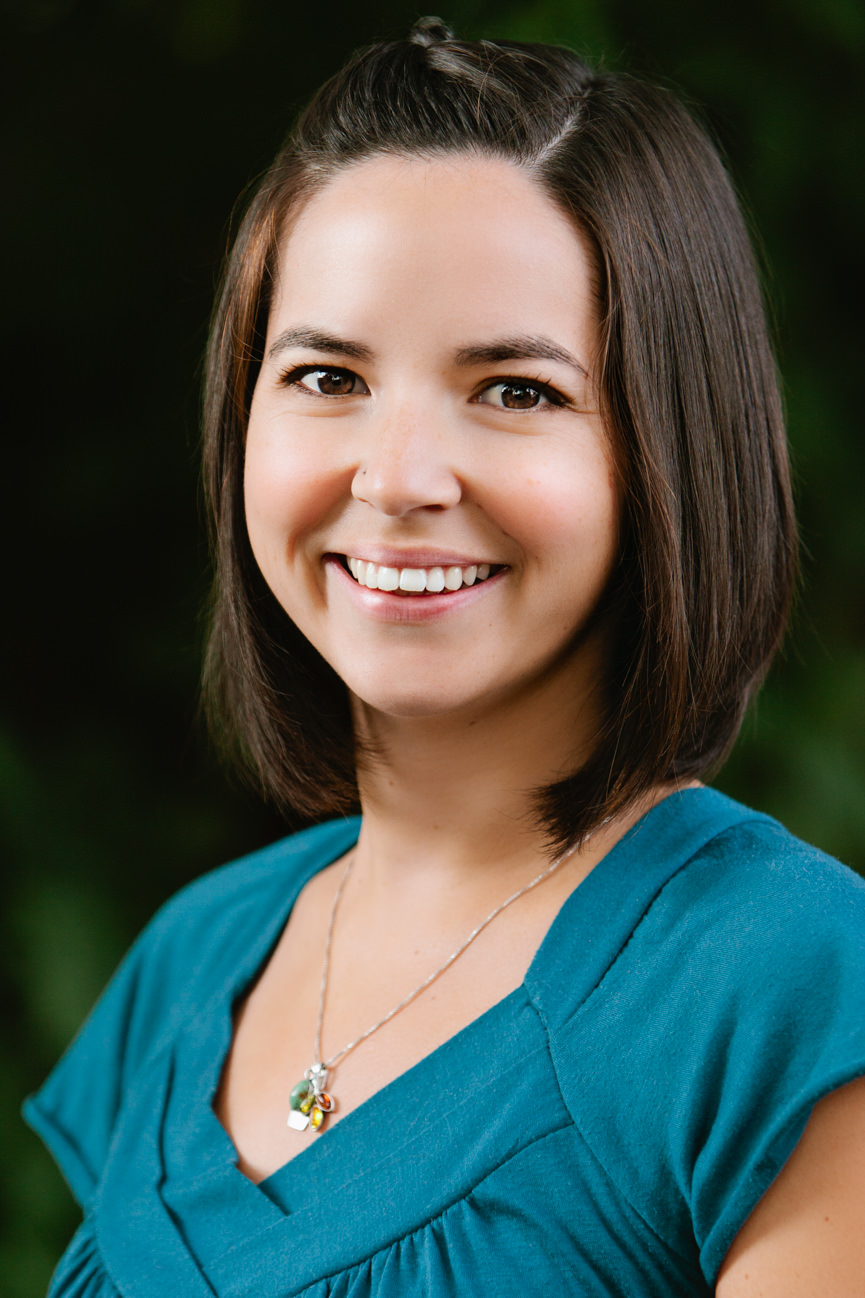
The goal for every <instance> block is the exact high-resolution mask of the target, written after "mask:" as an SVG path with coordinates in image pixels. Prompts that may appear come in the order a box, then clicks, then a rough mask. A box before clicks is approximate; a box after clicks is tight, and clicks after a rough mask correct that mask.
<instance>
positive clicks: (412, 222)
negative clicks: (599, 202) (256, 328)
mask: <svg viewBox="0 0 865 1298" xmlns="http://www.w3.org/2000/svg"><path fill="white" fill-rule="evenodd" d="M423 301H425V302H426V303H427V305H428V307H429V309H430V310H431V311H432V312H433V313H434V314H435V313H436V312H438V313H439V314H441V313H442V312H447V313H448V314H449V315H450V317H451V324H452V325H453V324H458V323H459V318H460V316H461V315H462V316H465V317H466V325H467V326H468V325H469V324H471V325H472V326H473V327H474V328H484V327H489V328H492V329H497V330H498V329H501V328H502V326H503V324H505V325H507V327H513V328H516V327H517V326H519V327H521V328H525V329H531V328H534V329H536V330H538V329H543V331H545V332H549V330H550V328H551V327H552V324H553V321H552V319H551V317H554V318H558V319H559V321H560V323H561V327H567V328H569V329H570V330H573V329H577V330H579V329H584V328H585V327H587V326H588V325H589V324H590V323H592V322H593V320H594V314H595V293H594V265H593V258H592V255H591V250H590V248H589V245H588V241H587V240H586V239H585V238H584V236H583V235H582V234H581V233H580V231H579V230H578V229H577V227H576V225H575V224H574V222H573V221H572V220H571V219H570V218H569V217H568V216H567V215H566V214H565V213H564V212H563V211H562V210H561V209H560V208H559V207H558V206H557V205H556V204H555V203H554V202H553V200H552V199H551V198H550V196H549V195H548V194H547V193H546V191H545V190H544V189H543V188H542V187H541V185H540V184H539V183H538V182H537V181H536V180H535V179H534V178H533V177H532V176H531V175H530V174H529V173H528V172H526V171H525V170H523V169H521V168H519V167H516V166H514V165H513V164H512V163H509V162H505V161H502V160H500V159H495V158H478V157H471V156H467V155H460V154H457V155H448V156H444V157H440V158H434V159H421V158H397V157H375V158H371V159H367V160H364V161H363V162H360V163H356V164H354V165H353V166H351V167H348V168H346V169H345V170H344V171H342V172H340V173H338V174H337V175H336V176H335V177H333V178H332V179H330V180H329V181H328V182H327V183H326V184H325V185H324V187H323V188H322V189H320V190H319V191H318V192H317V193H315V194H314V195H313V196H312V197H311V198H310V199H308V200H307V202H306V203H305V204H304V205H303V207H302V208H301V209H300V211H299V212H298V213H297V214H295V215H294V217H293V218H292V219H291V221H290V222H289V223H288V225H287V228H286V230H285V231H284V233H283V237H282V241H281V246H280V255H279V264H278V268H277V285H276V293H275V298H274V314H279V313H281V312H284V311H286V310H289V311H293V312H298V313H300V314H301V315H303V314H304V313H306V312H309V311H311V310H328V311H330V310H335V311H336V312H337V313H339V314H342V315H344V316H351V315H352V314H354V313H355V311H362V309H363V308H364V306H368V307H369V308H370V309H372V310H376V311H379V312H385V313H388V312H390V313H393V314H398V313H404V312H405V310H406V308H407V306H408V305H409V304H411V305H413V306H415V307H416V306H417V304H418V302H423ZM503 315H504V316H508V315H510V316H519V317H520V319H519V320H516V319H513V320H510V321H503V319H502V317H503ZM487 317H489V321H488V324H485V320H486V318H487ZM532 317H545V319H534V320H533V319H532ZM346 323H348V321H346Z"/></svg>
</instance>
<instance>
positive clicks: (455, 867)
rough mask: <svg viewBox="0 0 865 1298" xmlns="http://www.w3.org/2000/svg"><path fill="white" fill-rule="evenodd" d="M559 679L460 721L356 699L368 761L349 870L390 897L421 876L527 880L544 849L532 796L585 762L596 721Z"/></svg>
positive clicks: (592, 710)
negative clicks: (385, 709)
mask: <svg viewBox="0 0 865 1298" xmlns="http://www.w3.org/2000/svg"><path fill="white" fill-rule="evenodd" d="M561 675H562V679H561V680H558V681H556V680H553V681H550V679H549V678H547V679H546V680H545V682H544V686H543V688H527V689H526V690H525V691H524V692H523V693H521V694H519V695H517V696H515V697H511V698H510V699H509V700H508V701H507V703H506V704H502V703H501V702H497V703H496V704H495V705H494V706H492V705H491V706H489V707H487V708H482V707H476V708H474V709H473V710H472V712H471V713H470V714H469V713H466V712H460V713H458V714H449V715H445V716H441V715H436V716H432V717H393V716H383V715H382V714H380V713H375V712H373V711H371V710H370V709H367V708H364V707H363V705H361V704H356V707H355V715H356V723H357V727H358V732H359V734H360V736H361V738H362V739H363V740H364V741H365V742H366V743H367V745H368V746H369V747H370V748H371V750H372V751H373V753H374V754H375V755H374V756H372V757H371V758H370V759H369V760H368V761H367V762H366V763H365V764H364V768H363V770H362V771H361V772H360V775H359V784H360V792H361V802H362V806H363V811H364V826H363V831H362V835H361V840H360V843H359V845H358V864H359V873H361V874H362V875H363V876H364V877H366V878H368V879H369V880H370V881H372V882H375V883H377V884H378V886H379V887H381V888H387V889H389V890H392V889H394V888H396V889H397V890H398V891H401V890H403V889H405V888H412V889H414V888H415V886H416V884H417V883H418V882H419V881H420V880H421V879H426V880H427V881H428V882H429V884H430V887H433V886H437V887H438V888H441V887H442V884H443V883H446V885H447V886H448V888H450V889H452V888H453V887H455V886H457V887H466V886H468V887H472V888H475V887H479V888H481V889H483V888H485V885H486V884H489V885H490V886H491V887H494V888H495V889H496V890H497V891H498V892H501V891H502V890H503V888H504V887H507V886H509V885H510V884H511V883H513V884H515V885H516V886H519V885H520V884H521V883H523V882H525V880H526V879H527V878H528V877H530V876H531V874H533V873H537V871H538V869H540V868H542V866H543V864H544V863H545V861H548V860H549V852H548V849H547V847H546V845H545V839H544V832H543V828H542V827H540V826H539V825H538V824H537V822H536V814H535V807H534V793H533V791H534V790H536V789H537V788H539V787H542V786H543V785H545V784H548V783H550V782H552V781H554V780H556V779H559V778H561V777H562V776H563V775H564V774H566V773H567V772H568V771H571V770H574V769H576V768H577V767H578V766H579V764H580V762H581V761H582V760H585V757H586V756H587V754H588V753H589V752H590V751H591V743H592V740H593V737H594V734H595V732H596V728H597V723H598V712H597V707H596V704H595V701H594V698H593V695H592V693H591V691H589V690H587V689H585V688H580V684H579V682H576V683H575V682H574V679H573V672H572V671H569V672H564V671H563V672H562V674H561ZM503 876H506V879H503Z"/></svg>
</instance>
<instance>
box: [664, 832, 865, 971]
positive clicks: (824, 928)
mask: <svg viewBox="0 0 865 1298" xmlns="http://www.w3.org/2000/svg"><path fill="white" fill-rule="evenodd" d="M643 923H644V925H645V928H646V931H647V935H650V934H652V933H653V932H663V934H664V936H665V937H666V938H670V939H671V940H672V942H673V946H672V947H669V948H667V951H668V954H670V955H672V952H673V950H674V948H675V947H679V948H681V947H682V946H687V948H688V949H689V950H690V951H691V952H692V954H693V955H694V957H695V958H698V957H699V955H700V954H701V953H702V954H710V953H712V954H714V955H715V956H717V955H718V954H719V944H721V945H729V944H732V945H733V946H734V947H735V950H736V952H737V954H738V956H739V959H740V960H742V959H748V960H753V961H756V962H759V961H761V960H762V959H767V958H768V959H770V960H773V961H774V960H780V961H781V963H782V965H783V964H786V963H787V962H788V959H789V957H790V956H791V955H792V954H793V952H792V950H791V948H790V943H791V941H794V940H795V941H796V942H797V943H804V950H803V949H800V952H799V953H800V955H801V954H804V953H806V952H807V951H808V950H809V949H811V950H813V949H815V948H816V947H818V946H820V945H821V944H828V946H830V947H836V948H838V949H839V950H843V949H846V948H847V946H848V945H849V944H851V943H852V945H853V946H854V947H855V948H858V949H860V950H861V949H862V943H863V940H865V880H863V879H862V878H860V877H859V876H858V875H857V874H855V873H854V872H853V871H852V870H850V869H848V868H847V867H846V866H844V865H842V864H841V863H840V862H838V861H836V860H833V858H831V857H829V856H827V855H825V853H823V852H821V851H819V850H818V849H817V848H815V847H812V846H810V845H809V844H807V843H804V842H802V841H801V840H800V839H798V838H796V837H795V836H794V835H792V834H791V833H789V831H788V830H786V829H785V828H784V827H783V826H782V825H780V824H778V822H777V821H775V820H772V819H771V818H769V817H767V816H758V815H756V814H754V815H753V816H751V817H748V818H744V819H742V820H741V821H739V822H738V823H737V824H733V825H731V826H729V827H728V828H726V829H724V830H723V831H721V832H720V833H718V834H717V835H715V836H713V837H711V838H710V839H709V840H708V841H707V842H706V843H704V844H703V845H702V846H701V847H700V849H699V850H698V851H697V852H695V853H694V854H693V855H692V856H691V857H690V858H689V859H688V860H687V861H685V862H684V863H683V864H682V866H681V868H680V869H678V870H677V871H676V872H675V873H674V874H673V875H672V876H671V878H670V879H669V880H668V881H667V882H666V883H665V886H664V887H663V888H662V889H661V891H660V892H659V894H658V896H657V898H656V899H655V901H654V903H653V905H652V906H651V907H650V908H649V909H648V910H647V912H646V914H645V916H644V919H643ZM785 955H786V957H787V958H788V959H785ZM739 972H740V973H741V965H740V967H739Z"/></svg>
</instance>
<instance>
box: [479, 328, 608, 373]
mask: <svg viewBox="0 0 865 1298" xmlns="http://www.w3.org/2000/svg"><path fill="white" fill-rule="evenodd" d="M455 359H456V363H457V365H494V364H496V363H497V362H499V361H556V362H557V363H558V364H560V365H570V367H571V368H572V369H575V370H577V371H578V372H579V373H580V374H582V375H583V376H584V377H585V378H588V372H587V370H586V367H585V366H584V365H582V364H581V363H580V362H579V361H578V360H577V358H576V356H572V355H571V353H570V352H569V351H566V350H565V348H564V347H560V346H559V345H558V343H554V342H553V341H552V339H551V338H544V337H542V336H536V335H533V334H527V335H525V336H519V337H513V338H497V339H495V340H494V341H493V342H491V343H480V344H478V345H477V346H474V347H460V349H459V350H458V351H457V353H456V358H455Z"/></svg>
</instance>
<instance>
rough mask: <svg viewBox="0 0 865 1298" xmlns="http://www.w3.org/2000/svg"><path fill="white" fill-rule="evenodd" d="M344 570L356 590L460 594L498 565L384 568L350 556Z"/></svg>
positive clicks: (496, 568) (487, 575) (493, 571)
mask: <svg viewBox="0 0 865 1298" xmlns="http://www.w3.org/2000/svg"><path fill="white" fill-rule="evenodd" d="M345 566H346V568H347V569H348V571H349V572H350V573H351V575H352V577H354V579H355V581H356V582H357V583H358V585H360V586H366V587H367V589H368V590H386V591H397V592H399V593H400V594H407V595H420V594H423V593H425V592H429V593H430V594H436V595H437V594H439V593H440V592H441V591H445V590H447V591H457V590H462V589H464V588H465V587H466V586H474V585H475V584H476V583H478V582H482V581H486V580H487V578H488V577H489V576H490V574H491V573H495V572H497V571H498V570H499V569H500V567H501V565H500V564H489V563H478V564H474V563H473V564H468V565H467V566H466V567H464V568H461V567H457V566H456V565H451V566H450V567H447V568H445V567H438V566H434V567H431V568H388V567H385V566H384V565H383V564H378V563H370V562H368V560H366V559H357V558H354V556H352V555H347V556H346V558H345Z"/></svg>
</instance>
